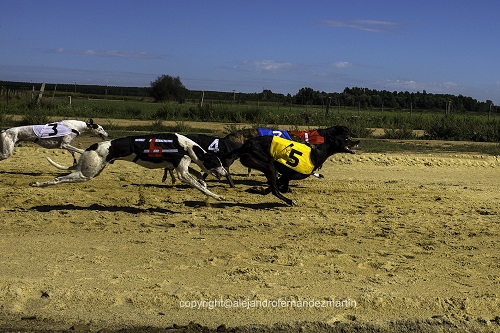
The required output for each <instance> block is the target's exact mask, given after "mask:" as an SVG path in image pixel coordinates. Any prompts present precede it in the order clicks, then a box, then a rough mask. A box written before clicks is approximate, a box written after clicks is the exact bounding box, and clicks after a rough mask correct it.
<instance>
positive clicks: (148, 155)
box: [31, 133, 227, 200]
mask: <svg viewBox="0 0 500 333" xmlns="http://www.w3.org/2000/svg"><path fill="white" fill-rule="evenodd" d="M48 160H49V162H50V163H51V164H52V165H54V166H56V167H58V168H60V169H74V171H73V172H72V173H70V174H68V175H65V176H61V177H56V178H54V179H53V180H50V181H45V182H36V183H32V184H31V185H32V186H39V187H40V186H49V185H56V184H60V183H75V182H85V181H88V180H90V179H92V178H94V177H96V176H97V175H99V173H100V172H101V171H102V170H103V169H104V167H105V166H106V165H107V164H108V163H113V162H114V161H115V160H124V161H129V162H134V163H136V164H139V165H141V166H143V167H145V168H149V169H157V168H172V167H173V168H175V169H176V171H177V174H178V175H179V178H180V179H181V181H182V182H183V183H186V184H189V185H191V186H192V187H194V188H196V189H198V190H199V191H201V192H203V193H204V194H205V195H207V196H210V197H212V198H214V199H216V200H223V199H224V197H223V196H220V195H217V194H215V193H212V192H211V191H209V190H208V189H207V186H206V184H205V183H204V182H203V181H202V180H196V179H195V178H194V177H193V176H192V175H191V174H190V173H189V165H190V163H191V161H192V162H194V163H196V164H197V165H198V166H199V167H200V168H201V169H202V170H203V172H206V173H209V174H212V175H214V176H215V177H217V178H220V177H221V176H226V174H227V171H226V169H224V167H223V166H222V163H221V161H220V159H219V158H218V157H217V156H215V155H214V154H212V153H207V152H205V151H204V150H203V149H202V148H201V147H200V146H199V145H198V144H197V143H195V142H194V141H192V140H190V139H188V138H187V137H185V136H183V135H180V134H177V133H175V134H169V133H161V134H148V135H142V136H128V137H124V138H119V139H113V140H110V141H103V142H99V143H95V144H93V145H92V146H90V147H89V148H87V150H85V151H84V153H83V154H82V156H81V157H80V159H79V160H78V164H77V165H76V167H64V166H61V165H59V164H57V163H55V162H54V161H52V160H50V159H48Z"/></svg>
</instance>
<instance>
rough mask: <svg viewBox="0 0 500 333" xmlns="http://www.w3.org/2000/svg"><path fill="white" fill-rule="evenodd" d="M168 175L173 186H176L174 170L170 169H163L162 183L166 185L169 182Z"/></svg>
mask: <svg viewBox="0 0 500 333" xmlns="http://www.w3.org/2000/svg"><path fill="white" fill-rule="evenodd" d="M168 175H170V179H172V185H174V184H175V175H174V170H173V169H170V168H165V169H163V177H162V178H161V182H162V183H164V182H165V181H166V180H167V177H168Z"/></svg>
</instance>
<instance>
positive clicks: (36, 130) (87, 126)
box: [0, 119, 108, 164]
mask: <svg viewBox="0 0 500 333" xmlns="http://www.w3.org/2000/svg"><path fill="white" fill-rule="evenodd" d="M85 132H90V133H93V134H95V135H98V136H100V137H101V138H102V139H104V138H105V137H107V136H108V133H106V131H105V130H104V129H103V128H102V126H101V125H98V124H95V123H94V121H93V120H92V119H88V120H87V121H81V120H62V121H59V122H54V123H49V124H46V125H29V126H19V127H12V128H8V129H6V130H3V131H2V132H0V160H5V159H7V158H9V157H10V156H12V154H13V153H14V146H15V144H16V143H17V142H19V141H31V142H33V143H36V144H38V145H40V146H42V147H44V148H50V149H54V148H63V149H66V150H68V151H69V152H70V153H71V155H72V156H73V164H76V163H77V162H76V157H75V153H80V154H82V153H83V150H82V149H78V148H76V147H73V146H72V145H70V142H71V141H73V140H74V139H75V138H76V137H77V136H78V135H80V134H81V133H85Z"/></svg>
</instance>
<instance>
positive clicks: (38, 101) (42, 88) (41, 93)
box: [36, 82, 45, 104]
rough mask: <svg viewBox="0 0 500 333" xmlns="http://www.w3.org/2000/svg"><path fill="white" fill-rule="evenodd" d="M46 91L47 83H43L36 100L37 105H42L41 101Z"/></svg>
mask: <svg viewBox="0 0 500 333" xmlns="http://www.w3.org/2000/svg"><path fill="white" fill-rule="evenodd" d="M44 91H45V82H44V83H42V87H41V88H40V92H39V93H38V99H37V100H36V103H37V104H38V103H40V100H41V99H42V96H43V92H44Z"/></svg>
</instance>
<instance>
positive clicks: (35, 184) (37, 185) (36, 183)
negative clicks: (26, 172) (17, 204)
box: [29, 182, 40, 187]
mask: <svg viewBox="0 0 500 333" xmlns="http://www.w3.org/2000/svg"><path fill="white" fill-rule="evenodd" d="M29 185H30V186H32V187H39V186H40V185H39V184H38V182H33V183H30V184H29Z"/></svg>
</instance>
